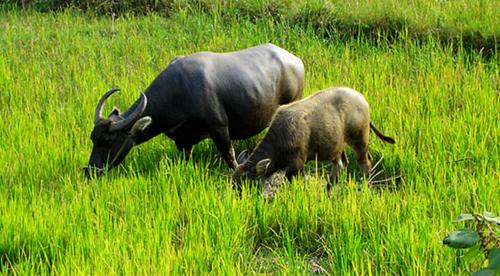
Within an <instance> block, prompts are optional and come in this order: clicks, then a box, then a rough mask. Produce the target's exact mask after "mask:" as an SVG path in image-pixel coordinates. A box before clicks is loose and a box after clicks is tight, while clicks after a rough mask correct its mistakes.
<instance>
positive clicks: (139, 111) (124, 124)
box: [109, 93, 148, 132]
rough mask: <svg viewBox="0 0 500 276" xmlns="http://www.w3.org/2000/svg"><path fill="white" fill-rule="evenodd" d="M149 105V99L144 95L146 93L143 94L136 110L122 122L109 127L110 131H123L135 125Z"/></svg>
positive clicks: (136, 105)
mask: <svg viewBox="0 0 500 276" xmlns="http://www.w3.org/2000/svg"><path fill="white" fill-rule="evenodd" d="M147 103H148V99H147V98H146V95H144V93H141V98H140V99H139V102H138V103H137V104H135V105H134V106H135V107H134V109H133V110H132V111H131V112H130V113H129V114H128V115H127V116H126V117H125V118H123V119H122V120H119V121H116V122H113V123H111V125H110V126H109V131H111V132H112V131H117V130H121V129H124V128H126V127H128V126H130V125H131V124H133V123H135V121H137V120H138V119H139V117H140V116H141V115H142V113H143V112H144V109H146V105H147ZM127 113H128V112H127Z"/></svg>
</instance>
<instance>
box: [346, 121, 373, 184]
mask: <svg viewBox="0 0 500 276" xmlns="http://www.w3.org/2000/svg"><path fill="white" fill-rule="evenodd" d="M369 136H370V128H369V127H366V128H365V129H363V130H362V131H361V132H360V133H359V136H357V137H355V138H356V139H353V142H352V144H351V147H352V149H353V150H354V153H355V154H356V160H357V163H358V166H359V168H360V169H361V173H362V178H361V180H362V179H366V180H368V178H369V176H370V172H371V169H372V163H371V161H370V155H369V153H368V139H369ZM353 138H354V137H353ZM359 188H361V182H360V183H359Z"/></svg>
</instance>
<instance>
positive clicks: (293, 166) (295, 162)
mask: <svg viewBox="0 0 500 276" xmlns="http://www.w3.org/2000/svg"><path fill="white" fill-rule="evenodd" d="M304 164H305V162H304V161H302V160H301V159H299V158H293V159H292V160H291V161H290V163H289V164H288V166H287V167H286V168H285V175H286V178H287V179H288V181H290V182H292V178H293V177H294V176H297V175H298V174H299V173H300V172H301V171H302V169H303V168H304Z"/></svg>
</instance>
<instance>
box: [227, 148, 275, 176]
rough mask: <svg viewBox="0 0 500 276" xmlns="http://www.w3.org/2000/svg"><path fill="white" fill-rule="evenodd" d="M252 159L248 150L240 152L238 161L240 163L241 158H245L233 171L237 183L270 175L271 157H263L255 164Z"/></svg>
mask: <svg viewBox="0 0 500 276" xmlns="http://www.w3.org/2000/svg"><path fill="white" fill-rule="evenodd" d="M251 159H252V158H251V157H250V158H248V154H247V152H246V150H245V151H243V152H242V153H240V155H239V156H238V163H240V161H241V160H244V162H242V163H240V164H239V165H238V167H236V169H235V170H234V172H233V176H232V177H233V181H234V182H235V183H237V184H240V183H241V182H243V181H245V180H255V179H259V178H262V177H266V176H268V169H269V165H270V164H271V159H269V158H266V159H262V160H260V161H258V162H257V163H255V164H253V162H252V161H251Z"/></svg>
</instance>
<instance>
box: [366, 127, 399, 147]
mask: <svg viewBox="0 0 500 276" xmlns="http://www.w3.org/2000/svg"><path fill="white" fill-rule="evenodd" d="M370 128H371V129H372V130H373V132H375V134H377V136H378V138H380V139H381V140H382V141H384V142H386V143H389V144H395V143H396V141H394V139H392V138H391V137H389V136H385V135H384V134H383V133H382V132H380V130H378V129H377V128H376V127H375V126H374V125H373V123H372V122H370Z"/></svg>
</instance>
